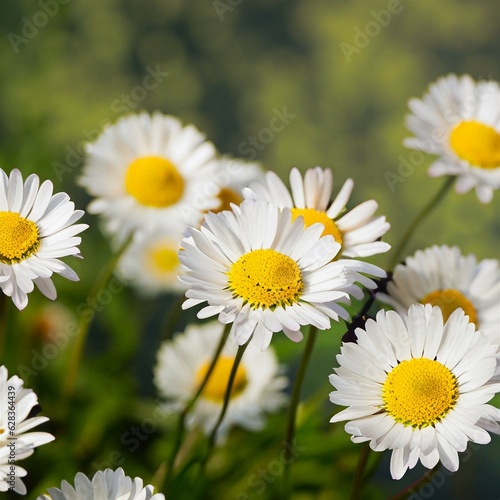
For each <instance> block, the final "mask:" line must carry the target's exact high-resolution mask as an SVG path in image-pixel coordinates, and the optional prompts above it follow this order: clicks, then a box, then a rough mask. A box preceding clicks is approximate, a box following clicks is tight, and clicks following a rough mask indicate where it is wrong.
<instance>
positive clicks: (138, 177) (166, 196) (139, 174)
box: [125, 156, 184, 208]
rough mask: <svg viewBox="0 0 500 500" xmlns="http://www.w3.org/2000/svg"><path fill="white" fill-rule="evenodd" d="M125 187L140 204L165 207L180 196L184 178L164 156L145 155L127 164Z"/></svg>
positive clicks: (175, 201)
mask: <svg viewBox="0 0 500 500" xmlns="http://www.w3.org/2000/svg"><path fill="white" fill-rule="evenodd" d="M125 189H126V191H127V193H129V194H130V195H131V196H133V197H134V198H135V199H136V200H137V201H138V202H139V203H141V204H142V205H145V206H147V207H154V208H165V207H168V206H170V205H173V204H174V203H177V202H178V201H179V200H180V199H181V198H182V194H183V193H184V179H183V177H182V176H181V174H180V173H179V171H178V170H177V169H176V168H175V166H174V165H173V164H172V163H171V162H170V161H168V160H167V159H166V158H160V157H158V156H145V157H143V158H137V159H136V160H134V161H133V162H132V163H131V164H130V165H129V166H128V169H127V172H126V174H125Z"/></svg>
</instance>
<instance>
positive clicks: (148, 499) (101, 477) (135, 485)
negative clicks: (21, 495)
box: [37, 468, 165, 500]
mask: <svg viewBox="0 0 500 500" xmlns="http://www.w3.org/2000/svg"><path fill="white" fill-rule="evenodd" d="M37 500H165V495H163V493H154V488H153V486H151V485H150V484H148V485H147V486H144V483H143V481H142V479H141V478H139V477H136V478H134V479H132V478H131V477H129V476H126V475H125V472H123V469H122V468H119V469H116V470H115V471H114V470H111V469H106V470H105V471H98V472H96V473H95V474H94V476H93V477H92V479H89V478H88V477H87V476H86V475H85V474H82V473H81V472H79V473H78V474H77V475H76V476H75V486H74V487H73V486H71V485H70V484H69V483H68V482H66V481H63V482H62V484H61V488H49V489H48V495H40V496H39V497H38V498H37Z"/></svg>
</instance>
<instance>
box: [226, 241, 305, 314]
mask: <svg viewBox="0 0 500 500" xmlns="http://www.w3.org/2000/svg"><path fill="white" fill-rule="evenodd" d="M228 278H229V289H230V290H231V292H233V295H235V296H236V297H241V298H242V299H243V300H244V301H245V302H248V303H249V304H250V306H251V307H252V308H253V309H258V308H266V307H275V306H278V305H291V304H293V303H295V302H298V300H299V298H300V295H301V293H302V290H303V288H304V285H303V282H302V273H301V271H300V268H299V266H298V264H297V263H296V262H295V261H294V260H293V259H291V258H290V257H288V255H284V254H282V253H280V252H277V251H276V250H272V249H259V250H252V251H251V252H248V253H246V254H244V255H242V256H241V257H240V258H239V259H238V260H237V261H236V262H235V263H234V264H233V265H232V266H231V269H230V270H229V272H228Z"/></svg>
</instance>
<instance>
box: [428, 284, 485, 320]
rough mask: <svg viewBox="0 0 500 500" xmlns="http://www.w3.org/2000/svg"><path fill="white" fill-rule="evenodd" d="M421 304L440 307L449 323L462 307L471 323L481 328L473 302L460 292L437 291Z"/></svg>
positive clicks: (452, 290) (447, 289) (451, 290)
mask: <svg viewBox="0 0 500 500" xmlns="http://www.w3.org/2000/svg"><path fill="white" fill-rule="evenodd" d="M420 303H421V304H431V305H432V306H439V308H440V309H441V311H442V312H443V321H444V322H446V321H448V318H449V317H450V316H451V314H452V313H453V311H455V309H458V308H459V307H461V308H462V309H463V310H464V312H465V314H467V316H469V322H470V323H474V324H475V325H476V328H478V327H479V323H478V318H477V313H476V309H475V308H474V305H473V304H472V302H471V301H470V300H469V299H468V298H467V297H466V296H465V295H464V294H462V293H461V292H459V291H458V290H454V289H452V288H446V289H444V290H435V291H434V292H431V293H428V294H427V295H426V296H425V297H424V298H422V299H420Z"/></svg>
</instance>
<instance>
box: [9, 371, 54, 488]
mask: <svg viewBox="0 0 500 500" xmlns="http://www.w3.org/2000/svg"><path fill="white" fill-rule="evenodd" d="M7 377H8V373H7V368H5V366H0V491H7V490H9V489H13V490H14V491H15V492H16V493H19V494H21V495H25V494H26V486H25V485H24V483H23V481H22V479H21V477H24V476H26V474H27V471H26V470H25V469H23V468H22V467H19V465H17V462H18V461H19V460H23V459H25V458H27V457H29V456H30V455H32V454H33V452H34V449H35V448H36V447H37V446H41V445H42V444H46V443H50V442H51V441H53V440H54V439H55V438H54V436H52V434H49V433H47V432H28V431H30V430H31V429H33V427H36V426H37V425H40V424H43V423H44V422H47V420H49V419H48V418H47V417H31V418H28V415H29V414H30V412H31V410H32V409H33V407H34V406H36V405H37V404H38V398H37V396H36V394H35V393H34V392H33V391H32V390H31V389H25V388H24V387H23V385H24V382H23V381H22V380H21V379H20V378H19V377H17V376H16V375H14V376H12V377H10V378H9V379H8V378H7Z"/></svg>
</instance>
